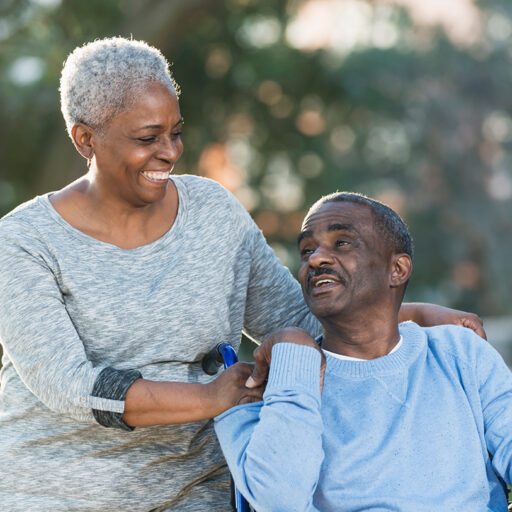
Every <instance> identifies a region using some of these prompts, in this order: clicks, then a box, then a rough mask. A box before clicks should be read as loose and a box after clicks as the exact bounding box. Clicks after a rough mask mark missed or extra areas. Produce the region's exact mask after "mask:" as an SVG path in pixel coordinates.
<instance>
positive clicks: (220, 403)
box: [123, 363, 263, 427]
mask: <svg viewBox="0 0 512 512" xmlns="http://www.w3.org/2000/svg"><path fill="white" fill-rule="evenodd" d="M253 367H254V365H253V364H251V363H236V364H234V365H233V366H230V367H229V368H228V369H227V370H224V371H223V372H222V373H221V374H220V375H219V376H218V377H217V378H216V379H215V380H213V381H212V382H209V383H208V384H196V383H187V382H165V381H164V382H162V381H159V382H158V381H151V380H146V379H137V380H136V381H135V382H134V383H133V384H132V385H131V386H130V388H129V389H128V392H127V393H126V400H125V407H124V414H123V420H124V422H125V423H126V424H127V425H130V426H132V427H147V426H152V425H170V424H173V423H188V422H191V421H199V420H205V419H208V418H214V417H215V416H218V415H219V414H221V413H223V412H224V411H226V410H228V409H230V408H231V407H234V406H235V405H238V404H245V403H250V402H258V401H261V400H262V399H263V387H262V386H255V387H253V388H247V387H246V386H245V382H246V381H247V379H248V378H249V376H250V375H251V373H252V370H253Z"/></svg>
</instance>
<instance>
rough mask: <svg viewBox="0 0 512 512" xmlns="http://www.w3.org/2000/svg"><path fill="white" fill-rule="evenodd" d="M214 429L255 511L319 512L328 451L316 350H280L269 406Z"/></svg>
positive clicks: (227, 418) (231, 415) (233, 415)
mask: <svg viewBox="0 0 512 512" xmlns="http://www.w3.org/2000/svg"><path fill="white" fill-rule="evenodd" d="M215 430H216V432H217V436H218V438H219V440H220V444H221V446H222V450H223V452H224V455H225V457H226V460H227V462H228V465H229V469H230V470H231V473H232V475H233V479H234V481H235V484H236V486H237V488H238V489H239V490H240V491H241V492H242V494H243V495H244V496H245V498H246V499H247V500H248V501H249V502H250V503H251V505H252V506H253V507H254V508H255V509H256V510H258V511H261V512H264V511H272V510H279V511H290V512H291V511H294V512H302V511H308V512H309V511H316V510H317V509H316V508H315V507H314V505H313V494H314V492H315V489H316V486H317V484H318V478H319V475H320V467H321V464H322V461H323V459H324V452H323V449H322V431H323V424H322V418H321V413H320V354H319V353H318V352H317V351H316V350H315V349H313V348H310V347H304V346H301V345H294V344H291V343H278V344H277V345H275V346H274V348H273V350H272V365H271V369H270V375H269V380H268V384H267V388H266V391H265V394H264V401H263V402H259V403H256V404H250V405H242V406H238V407H235V408H233V409H230V410H229V411H227V412H225V413H224V414H222V415H221V416H219V417H218V418H216V420H215Z"/></svg>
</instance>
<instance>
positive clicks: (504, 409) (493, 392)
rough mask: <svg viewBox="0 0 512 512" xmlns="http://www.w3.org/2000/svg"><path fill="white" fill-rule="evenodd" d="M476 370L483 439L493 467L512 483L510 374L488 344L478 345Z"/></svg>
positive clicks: (511, 385) (507, 481)
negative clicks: (482, 417) (482, 419)
mask: <svg viewBox="0 0 512 512" xmlns="http://www.w3.org/2000/svg"><path fill="white" fill-rule="evenodd" d="M477 347H478V348H477V359H476V371H477V377H478V385H479V394H480V400H481V402H482V412H483V416H484V428H485V441H486V444H487V449H488V450H489V453H490V454H491V455H492V466H493V468H494V470H495V471H496V473H498V475H500V477H501V478H502V479H503V480H504V481H505V482H506V483H507V484H509V485H510V484H511V483H512V373H511V372H510V370H509V368H508V367H507V366H506V364H505V362H504V361H503V359H502V357H501V356H500V355H499V354H498V353H497V352H496V351H495V350H494V349H493V348H492V347H491V346H490V345H489V344H488V343H487V342H482V343H479V344H478V345H477Z"/></svg>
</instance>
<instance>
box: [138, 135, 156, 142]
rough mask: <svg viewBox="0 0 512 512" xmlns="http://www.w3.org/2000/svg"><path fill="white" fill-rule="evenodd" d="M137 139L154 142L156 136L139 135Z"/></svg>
mask: <svg viewBox="0 0 512 512" xmlns="http://www.w3.org/2000/svg"><path fill="white" fill-rule="evenodd" d="M137 140H140V141H141V142H155V140H156V137H154V136H153V135H149V136H148V137H139V139H137Z"/></svg>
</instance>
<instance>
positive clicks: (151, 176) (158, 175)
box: [142, 171, 169, 181]
mask: <svg viewBox="0 0 512 512" xmlns="http://www.w3.org/2000/svg"><path fill="white" fill-rule="evenodd" d="M142 174H143V175H144V177H145V178H147V179H148V180H149V181H167V180H168V179H169V171H164V172H161V171H142Z"/></svg>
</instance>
